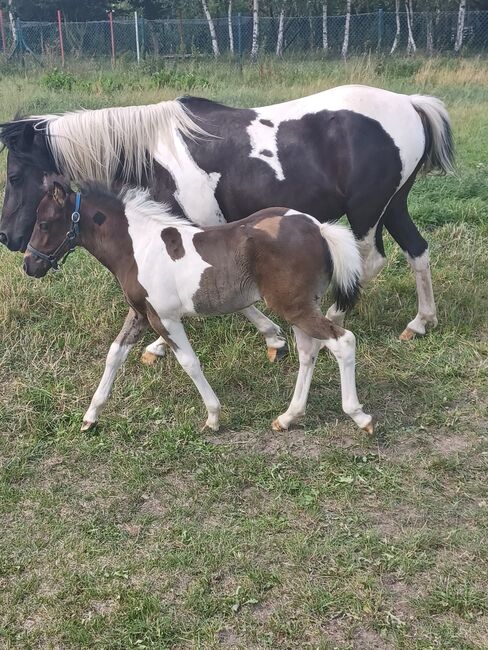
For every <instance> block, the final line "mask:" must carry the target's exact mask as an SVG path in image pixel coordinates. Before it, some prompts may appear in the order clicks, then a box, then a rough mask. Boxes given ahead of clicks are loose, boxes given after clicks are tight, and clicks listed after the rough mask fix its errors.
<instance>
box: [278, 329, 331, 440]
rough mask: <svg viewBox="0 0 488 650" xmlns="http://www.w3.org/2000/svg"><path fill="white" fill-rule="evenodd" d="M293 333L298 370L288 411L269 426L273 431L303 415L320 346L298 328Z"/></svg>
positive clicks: (319, 343) (280, 429) (279, 429)
mask: <svg viewBox="0 0 488 650" xmlns="http://www.w3.org/2000/svg"><path fill="white" fill-rule="evenodd" d="M293 331H294V332H295V340H296V342H297V349H298V358H299V360H300V368H299V370H298V377H297V383H296V384H295V391H294V393H293V397H292V400H291V402H290V405H289V407H288V409H287V410H286V411H285V413H283V414H282V415H280V416H278V417H277V418H276V420H275V421H274V422H273V423H272V425H271V426H272V427H273V429H274V430H275V431H283V430H285V429H288V427H289V426H290V424H292V423H293V422H295V420H297V419H298V418H300V417H301V416H303V415H305V407H306V405H307V399H308V392H309V390H310V383H311V381H312V375H313V371H314V368H315V363H316V361H317V355H318V352H319V350H320V345H321V342H320V341H319V340H317V339H313V338H312V337H311V336H308V335H307V334H305V332H303V331H302V330H301V329H300V328H299V327H296V326H294V327H293Z"/></svg>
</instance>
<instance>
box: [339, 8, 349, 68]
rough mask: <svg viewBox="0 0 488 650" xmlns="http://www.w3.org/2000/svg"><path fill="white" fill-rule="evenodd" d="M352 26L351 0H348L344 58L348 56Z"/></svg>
mask: <svg viewBox="0 0 488 650" xmlns="http://www.w3.org/2000/svg"><path fill="white" fill-rule="evenodd" d="M350 26H351V0H347V5H346V24H345V27H344V41H343V43H342V52H341V54H342V58H343V59H345V58H347V50H348V48H349V29H350Z"/></svg>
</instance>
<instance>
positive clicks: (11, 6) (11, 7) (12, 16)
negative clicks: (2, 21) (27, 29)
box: [8, 0, 19, 47]
mask: <svg viewBox="0 0 488 650" xmlns="http://www.w3.org/2000/svg"><path fill="white" fill-rule="evenodd" d="M8 19H9V21H10V29H11V31H12V41H13V43H14V47H15V46H16V45H17V42H18V40H19V35H18V34H17V23H16V22H15V19H16V16H15V8H14V3H13V0H8Z"/></svg>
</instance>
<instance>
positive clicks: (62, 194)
mask: <svg viewBox="0 0 488 650" xmlns="http://www.w3.org/2000/svg"><path fill="white" fill-rule="evenodd" d="M67 198H68V195H67V194H66V191H65V189H64V187H63V186H62V185H61V184H60V183H57V182H56V181H54V182H53V199H54V200H55V201H56V203H57V204H58V205H60V206H61V207H62V208H64V206H65V205H66V200H67Z"/></svg>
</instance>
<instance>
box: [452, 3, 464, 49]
mask: <svg viewBox="0 0 488 650" xmlns="http://www.w3.org/2000/svg"><path fill="white" fill-rule="evenodd" d="M465 17H466V0H460V2H459V11H458V19H457V32H456V42H455V43H454V51H455V52H456V54H457V53H458V52H459V51H460V50H461V48H462V46H463V35H464V19H465Z"/></svg>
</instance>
